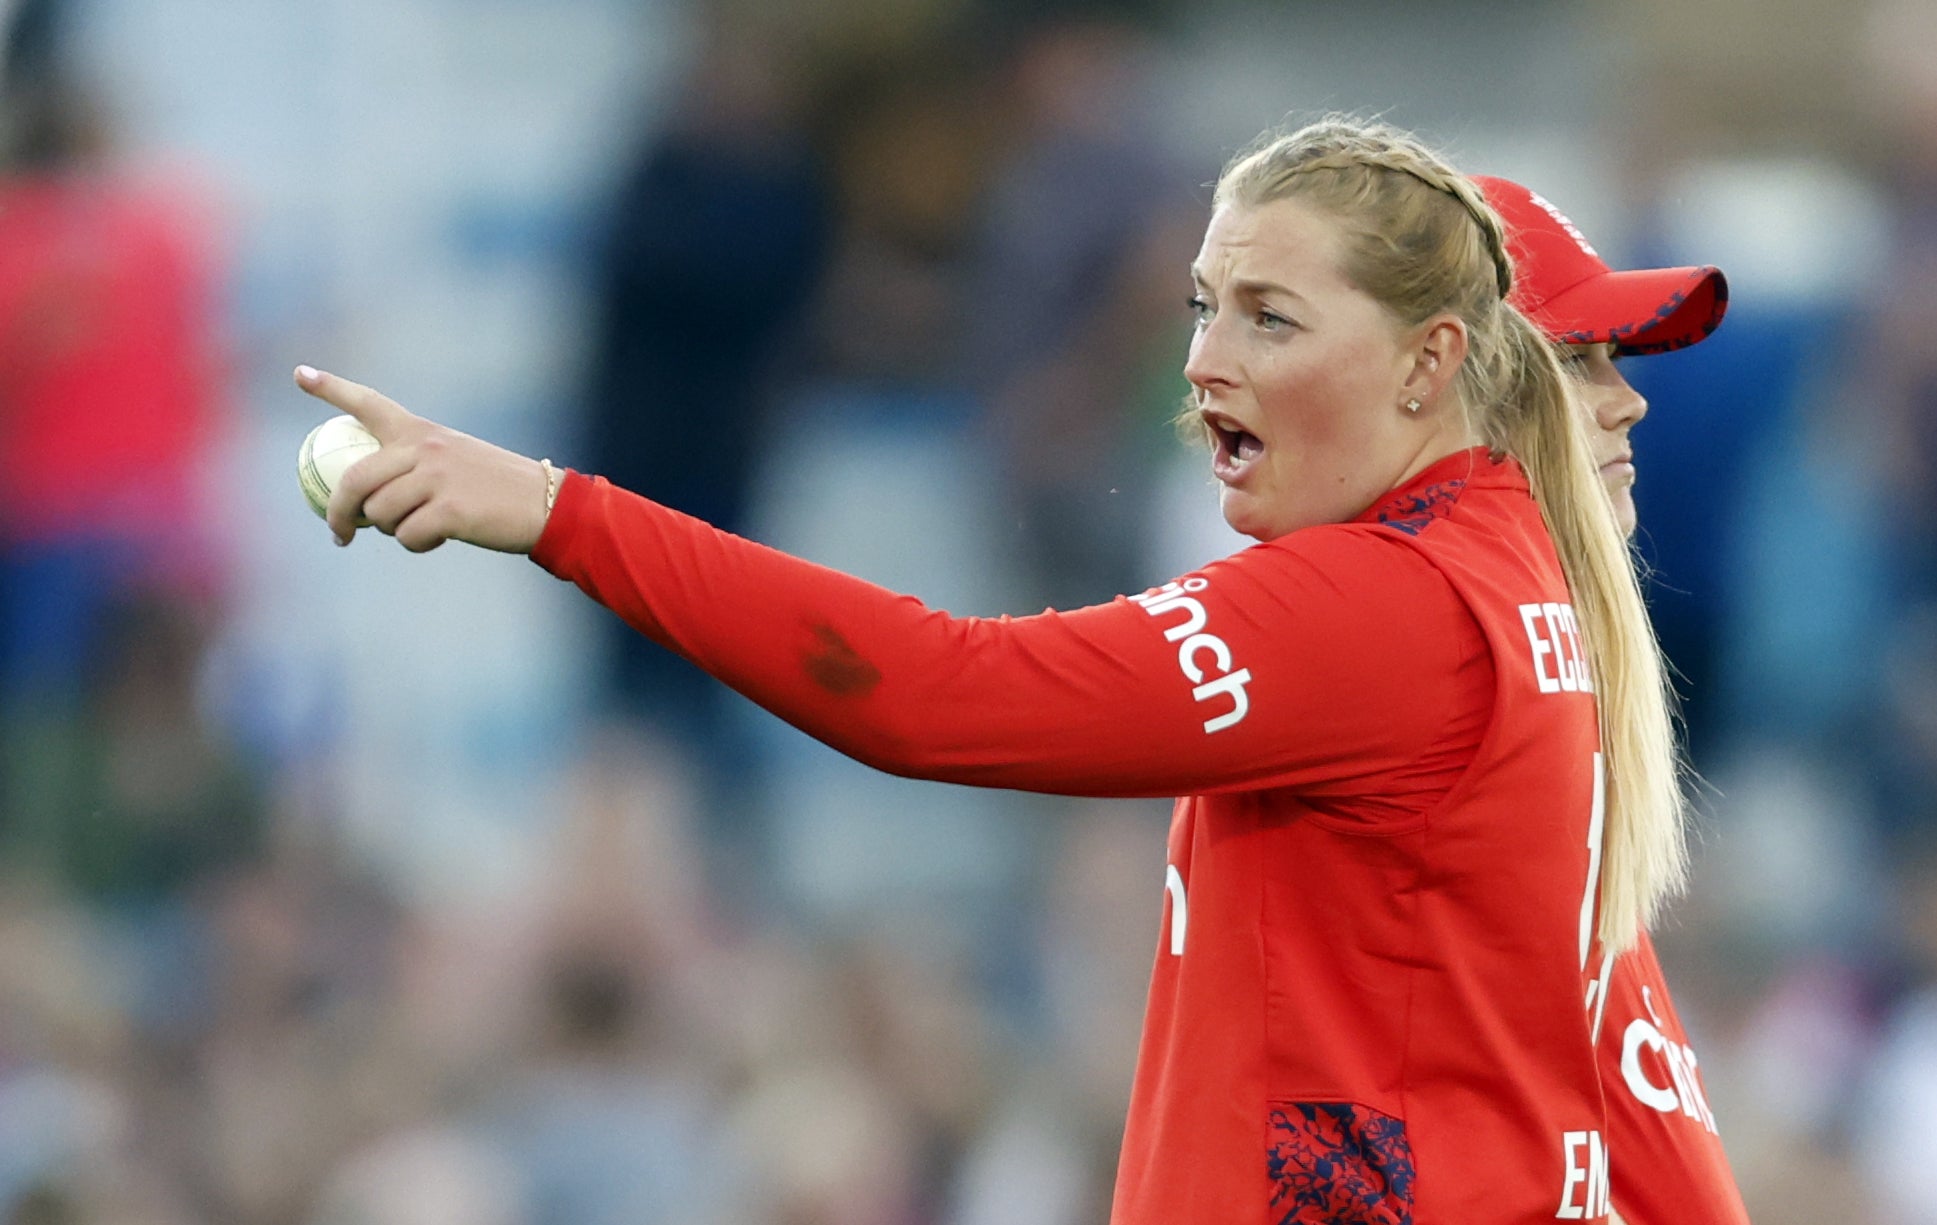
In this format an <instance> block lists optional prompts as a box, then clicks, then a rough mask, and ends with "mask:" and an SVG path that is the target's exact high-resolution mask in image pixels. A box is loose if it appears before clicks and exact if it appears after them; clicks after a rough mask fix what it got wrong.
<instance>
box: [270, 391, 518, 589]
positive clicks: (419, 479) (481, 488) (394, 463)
mask: <svg viewBox="0 0 1937 1225" xmlns="http://www.w3.org/2000/svg"><path fill="white" fill-rule="evenodd" d="M296 386H298V387H300V388H302V389H303V390H304V391H306V392H308V393H309V394H310V395H312V396H315V397H316V398H317V399H319V400H322V401H324V402H325V403H327V404H331V405H334V406H335V407H336V408H338V409H341V410H342V411H343V412H346V413H348V414H350V416H352V417H355V418H356V419H357V420H358V421H360V422H362V423H363V426H364V428H365V429H367V430H369V431H370V432H371V433H372V434H374V435H376V439H377V442H378V443H379V444H381V445H380V447H379V449H378V450H377V452H376V453H375V454H374V455H368V456H365V457H364V458H362V459H360V460H358V461H357V462H356V463H354V464H352V465H351V466H350V467H349V469H348V470H347V471H345V472H344V473H343V479H342V480H340V481H338V482H337V485H336V489H335V490H334V491H333V492H332V493H331V494H330V505H329V513H328V514H327V515H326V516H325V518H326V519H327V520H328V521H329V525H330V531H332V532H334V533H335V534H336V541H337V543H338V544H348V543H350V540H351V539H352V538H353V537H354V536H355V534H356V521H357V516H358V515H359V514H361V515H362V516H363V517H364V518H366V519H368V520H369V521H370V522H371V523H372V524H373V525H374V526H375V527H376V528H377V529H378V530H379V531H381V532H383V533H384V534H385V535H387V536H395V537H396V538H397V543H398V544H401V545H403V547H404V548H406V549H409V550H410V551H411V552H413V553H427V552H429V551H430V550H432V549H434V548H436V547H437V546H438V545H440V544H443V543H444V542H445V541H446V540H462V541H466V542H467V543H470V544H474V545H478V546H480V547H482V548H486V549H496V550H497V551H499V552H501V553H529V552H531V550H532V547H533V546H534V545H536V544H537V543H538V536H539V534H540V533H542V532H543V531H544V530H545V520H546V518H547V516H548V513H549V512H548V511H547V509H546V506H545V494H546V488H545V486H546V476H545V470H544V467H543V465H541V464H540V463H539V462H538V461H537V460H535V459H527V458H526V457H524V456H522V455H518V454H515V453H514V452H511V451H507V450H505V449H504V448H503V447H496V446H492V445H491V444H490V443H488V442H485V441H483V440H482V439H477V438H473V437H471V436H470V435H469V434H461V433H459V432H458V431H456V430H453V429H450V428H448V427H446V426H442V425H438V424H437V423H436V422H434V421H426V420H425V419H424V418H422V417H419V416H416V415H415V414H413V413H411V412H410V411H408V410H407V409H405V408H404V406H403V405H401V404H399V403H397V402H396V401H395V400H392V399H390V398H389V397H388V396H385V395H382V394H380V393H379V392H377V391H375V390H373V389H371V388H369V387H365V386H363V385H362V384H361V383H352V382H350V381H349V380H348V379H342V378H338V377H336V376H335V375H333V374H326V373H324V372H322V371H320V370H315V369H312V368H310V367H308V366H298V367H296Z"/></svg>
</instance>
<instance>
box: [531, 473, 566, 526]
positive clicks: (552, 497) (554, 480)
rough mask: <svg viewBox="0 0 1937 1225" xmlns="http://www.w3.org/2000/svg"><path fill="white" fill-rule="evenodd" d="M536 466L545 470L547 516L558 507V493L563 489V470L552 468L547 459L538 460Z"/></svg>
mask: <svg viewBox="0 0 1937 1225" xmlns="http://www.w3.org/2000/svg"><path fill="white" fill-rule="evenodd" d="M538 466H539V467H541V468H543V469H544V470H545V513H546V514H547V515H549V514H551V513H552V507H554V506H556V505H558V491H559V490H561V489H563V488H564V487H565V470H564V469H562V468H554V467H552V461H550V460H549V459H541V460H539V461H538Z"/></svg>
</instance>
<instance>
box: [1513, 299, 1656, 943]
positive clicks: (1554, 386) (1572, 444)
mask: <svg viewBox="0 0 1937 1225" xmlns="http://www.w3.org/2000/svg"><path fill="white" fill-rule="evenodd" d="M1501 313H1502V316H1503V319H1502V331H1503V333H1504V335H1503V336H1502V338H1501V339H1502V344H1503V348H1504V349H1505V353H1504V358H1505V360H1504V363H1503V364H1504V365H1505V366H1506V367H1507V368H1508V369H1509V370H1511V371H1513V372H1514V373H1515V375H1516V376H1517V377H1516V378H1515V379H1514V381H1513V387H1512V390H1511V391H1510V392H1509V393H1508V394H1507V395H1506V396H1505V397H1504V398H1503V400H1502V402H1501V403H1502V408H1503V411H1500V412H1496V413H1493V414H1489V415H1488V418H1487V420H1486V422H1485V425H1484V426H1483V430H1482V432H1483V433H1484V434H1486V435H1488V437H1487V441H1488V443H1489V444H1490V445H1492V446H1494V447H1496V448H1498V449H1501V450H1504V451H1507V452H1508V453H1510V454H1512V455H1514V456H1515V457H1517V458H1518V459H1519V460H1520V463H1521V465H1522V466H1523V467H1525V468H1526V470H1527V477H1528V480H1529V482H1530V483H1531V484H1532V486H1533V492H1534V499H1535V500H1536V501H1537V502H1538V503H1539V505H1540V513H1541V517H1542V518H1543V519H1545V520H1546V523H1547V532H1548V534H1549V535H1550V536H1552V537H1553V541H1554V550H1555V552H1557V553H1558V554H1559V555H1560V565H1561V570H1562V571H1563V572H1564V573H1565V574H1566V576H1567V587H1568V590H1569V591H1571V592H1572V593H1573V596H1574V611H1575V615H1576V616H1577V617H1579V619H1580V623H1581V637H1582V640H1583V643H1584V645H1585V646H1586V649H1587V657H1588V665H1589V667H1590V668H1591V669H1592V672H1593V677H1594V688H1595V696H1596V706H1597V708H1598V710H1599V713H1600V721H1601V755H1602V761H1603V767H1604V770H1605V772H1606V785H1607V791H1606V795H1605V796H1604V802H1605V805H1606V807H1605V809H1604V811H1605V813H1606V824H1605V826H1604V827H1603V832H1602V838H1601V847H1602V851H1601V914H1600V924H1599V930H1600V935H1601V939H1602V941H1603V942H1604V943H1605V944H1606V945H1607V946H1608V949H1609V951H1610V953H1618V952H1620V951H1621V950H1623V949H1625V948H1627V947H1628V946H1630V945H1631V944H1633V943H1634V941H1635V940H1636V939H1637V938H1638V936H1639V935H1640V933H1641V932H1642V931H1643V930H1645V929H1646V928H1648V927H1649V926H1650V925H1651V924H1652V923H1653V922H1654V920H1655V918H1656V916H1657V914H1658V912H1659V911H1660V909H1661V905H1662V903H1663V902H1664V901H1666V900H1667V899H1668V898H1669V897H1671V896H1673V895H1674V894H1675V893H1677V892H1678V891H1679V890H1680V889H1681V887H1682V885H1683V884H1684V882H1685V880H1686V878H1687V870H1688V852H1687V843H1686V840H1685V838H1684V836H1683V827H1684V810H1685V807H1686V801H1685V798H1684V794H1683V790H1682V766H1681V760H1680V755H1679V752H1678V750H1677V747H1676V741H1675V730H1674V722H1673V715H1672V711H1673V706H1674V692H1673V690H1672V689H1671V688H1670V686H1669V683H1668V670H1667V665H1666V662H1665V661H1664V660H1663V659H1662V655H1661V647H1660V644H1659V643H1658V642H1657V641H1656V639H1655V633H1654V625H1653V623H1652V622H1651V621H1650V620H1649V619H1648V610H1647V606H1646V604H1645V603H1644V602H1643V600H1642V596H1641V585H1640V581H1639V578H1638V576H1637V574H1636V571H1635V561H1634V555H1633V553H1632V552H1631V551H1630V550H1629V547H1628V544H1627V541H1626V538H1625V536H1624V534H1623V533H1622V531H1621V527H1620V524H1619V522H1618V521H1617V520H1616V519H1615V517H1614V508H1613V506H1612V505H1611V504H1610V503H1609V501H1608V497H1607V491H1606V489H1605V487H1604V486H1603V485H1602V484H1601V477H1600V473H1599V472H1597V471H1596V470H1595V467H1594V460H1593V456H1592V452H1591V451H1590V450H1589V447H1588V442H1587V435H1586V432H1585V430H1584V429H1583V428H1582V424H1581V422H1582V420H1583V414H1582V412H1581V409H1580V406H1579V404H1578V402H1577V401H1576V399H1575V392H1574V385H1573V380H1572V379H1571V377H1570V376H1569V375H1568V374H1567V372H1566V371H1565V370H1563V369H1562V367H1561V365H1560V360H1559V358H1558V357H1557V356H1556V354H1555V352H1554V348H1553V345H1552V344H1551V343H1550V342H1549V341H1548V340H1547V338H1546V337H1545V336H1543V335H1542V334H1541V333H1540V331H1539V330H1538V329H1537V328H1535V327H1534V325H1533V324H1532V323H1530V322H1528V320H1527V319H1526V317H1525V316H1523V315H1522V314H1520V312H1519V311H1516V310H1514V309H1513V308H1511V307H1506V306H1503V307H1502V309H1501ZM1489 427H1490V428H1489Z"/></svg>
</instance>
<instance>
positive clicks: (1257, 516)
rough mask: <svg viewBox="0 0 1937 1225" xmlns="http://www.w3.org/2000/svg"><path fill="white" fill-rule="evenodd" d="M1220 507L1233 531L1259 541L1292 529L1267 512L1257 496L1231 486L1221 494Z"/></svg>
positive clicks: (1273, 537)
mask: <svg viewBox="0 0 1937 1225" xmlns="http://www.w3.org/2000/svg"><path fill="white" fill-rule="evenodd" d="M1218 508H1219V509H1220V510H1222V511H1223V512H1224V522H1226V523H1228V524H1229V525H1230V526H1231V530H1232V531H1234V532H1236V533H1238V534H1239V535H1240V536H1249V537H1250V538H1251V539H1253V540H1256V541H1259V542H1263V541H1266V540H1276V539H1277V538H1278V537H1280V536H1282V535H1284V534H1285V533H1286V532H1287V531H1290V530H1291V529H1289V528H1287V527H1284V526H1282V525H1281V524H1279V523H1278V522H1277V521H1276V519H1275V518H1274V517H1273V516H1271V515H1268V514H1266V513H1265V511H1264V509H1263V508H1262V507H1260V506H1259V505H1258V503H1257V500H1256V499H1255V498H1252V497H1251V496H1250V495H1248V494H1245V493H1241V492H1239V491H1238V490H1235V489H1232V488H1230V487H1229V486H1226V487H1225V488H1224V490H1223V492H1222V493H1221V494H1220V495H1219V498H1218Z"/></svg>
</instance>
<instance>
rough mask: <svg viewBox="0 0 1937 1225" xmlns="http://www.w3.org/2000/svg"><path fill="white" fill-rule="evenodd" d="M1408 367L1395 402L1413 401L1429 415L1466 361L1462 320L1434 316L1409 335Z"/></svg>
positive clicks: (1447, 316)
mask: <svg viewBox="0 0 1937 1225" xmlns="http://www.w3.org/2000/svg"><path fill="white" fill-rule="evenodd" d="M1410 354H1411V357H1412V365H1411V368H1410V369H1409V370H1408V371H1407V372H1406V376H1405V381H1404V382H1403V383H1401V384H1400V386H1399V400H1400V402H1401V403H1403V402H1405V401H1406V400H1412V399H1416V400H1418V401H1419V402H1420V403H1421V404H1423V405H1425V406H1426V410H1427V411H1428V412H1430V411H1431V410H1432V409H1433V408H1434V407H1435V406H1436V405H1437V404H1438V403H1439V402H1440V398H1441V397H1442V396H1444V395H1445V394H1446V392H1447V391H1448V390H1449V389H1450V388H1451V387H1452V385H1453V379H1454V378H1455V377H1457V376H1458V374H1459V369H1460V366H1461V365H1462V364H1463V363H1464V362H1465V361H1466V321H1465V320H1464V319H1461V318H1460V317H1459V316H1458V315H1454V314H1438V315H1434V316H1433V317H1432V318H1431V319H1428V320H1426V322H1424V323H1422V324H1420V325H1419V327H1418V328H1417V329H1415V330H1414V332H1413V343H1412V346H1411V349H1410Z"/></svg>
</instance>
